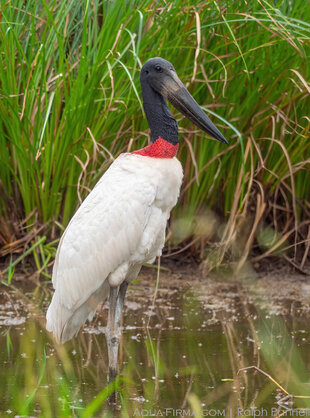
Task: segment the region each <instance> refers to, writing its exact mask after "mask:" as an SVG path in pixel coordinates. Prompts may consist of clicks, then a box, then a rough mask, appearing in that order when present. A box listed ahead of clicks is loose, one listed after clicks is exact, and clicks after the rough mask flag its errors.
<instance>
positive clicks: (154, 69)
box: [140, 57, 228, 145]
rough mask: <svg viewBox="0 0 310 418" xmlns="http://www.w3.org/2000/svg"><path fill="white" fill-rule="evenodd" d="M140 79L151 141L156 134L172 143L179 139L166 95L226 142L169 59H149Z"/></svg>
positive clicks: (191, 117) (199, 124)
mask: <svg viewBox="0 0 310 418" xmlns="http://www.w3.org/2000/svg"><path fill="white" fill-rule="evenodd" d="M140 81H141V87H142V96H143V107H144V110H145V114H146V117H147V120H148V123H149V126H150V129H151V134H152V142H154V141H156V139H157V138H158V137H161V138H164V139H165V140H166V141H169V142H171V143H172V144H174V145H175V144H177V143H178V142H179V137H178V125H177V122H176V120H175V119H174V117H173V116H172V114H171V112H170V110H169V108H168V106H167V103H166V101H165V99H167V100H168V101H169V102H170V103H171V104H172V105H173V106H174V107H175V108H176V109H178V110H179V111H180V112H181V113H182V114H183V115H184V116H186V117H187V118H188V119H189V120H191V121H192V122H193V123H194V124H195V125H196V126H198V127H199V128H200V129H202V130H203V131H204V132H206V133H207V134H209V135H210V136H212V137H213V138H215V139H217V140H218V141H221V142H224V143H225V144H228V142H227V141H226V139H225V138H224V136H223V135H222V134H221V132H220V131H219V130H218V129H217V128H216V126H215V125H214V124H213V123H212V122H211V120H210V119H209V118H208V116H207V115H206V114H205V113H204V111H203V110H202V109H201V107H200V106H199V104H198V103H197V102H196V100H195V99H194V98H193V97H192V95H191V94H190V93H189V91H188V90H187V89H186V87H185V86H184V84H183V83H182V81H181V80H180V79H179V77H178V76H177V73H176V71H175V69H174V67H173V65H172V64H171V63H170V62H169V61H166V60H165V59H163V58H159V57H156V58H151V59H149V60H148V61H147V62H146V63H145V64H144V65H143V67H142V69H141V73H140Z"/></svg>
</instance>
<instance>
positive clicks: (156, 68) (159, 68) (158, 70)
mask: <svg viewBox="0 0 310 418" xmlns="http://www.w3.org/2000/svg"><path fill="white" fill-rule="evenodd" d="M155 70H156V71H157V72H158V73H161V72H162V71H163V69H162V68H161V66H160V65H156V67H155Z"/></svg>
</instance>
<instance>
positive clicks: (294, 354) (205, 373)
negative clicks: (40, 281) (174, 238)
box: [0, 271, 310, 417]
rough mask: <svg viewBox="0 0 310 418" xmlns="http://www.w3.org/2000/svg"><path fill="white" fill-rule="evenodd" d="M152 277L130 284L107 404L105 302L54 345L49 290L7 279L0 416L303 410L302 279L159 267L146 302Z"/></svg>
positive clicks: (309, 342)
mask: <svg viewBox="0 0 310 418" xmlns="http://www.w3.org/2000/svg"><path fill="white" fill-rule="evenodd" d="M155 277H156V273H153V272H152V271H151V272H149V271H146V273H145V274H144V276H143V277H142V278H141V279H140V280H139V281H138V282H137V283H135V284H132V285H131V286H130V288H129V291H128V296H127V303H126V309H125V316H124V330H123V338H122V342H121V349H120V369H121V373H120V379H119V381H118V387H119V398H118V405H117V406H116V407H114V409H113V410H112V409H111V407H109V406H108V404H107V402H106V398H107V396H108V391H109V387H108V386H107V383H106V382H107V371H108V367H107V351H106V345H105V337H104V326H105V323H106V318H107V308H106V307H104V308H103V309H102V310H101V312H99V313H98V315H97V316H96V318H95V321H94V322H92V323H91V324H87V325H86V326H85V328H84V329H83V331H82V332H81V333H80V335H79V336H78V338H76V339H75V340H73V341H71V342H69V343H67V344H65V346H60V345H56V344H55V343H54V342H53V340H52V339H51V337H50V335H49V334H48V333H46V331H45V329H44V312H45V311H46V307H47V305H48V301H49V298H50V294H49V293H48V292H47V291H46V289H45V290H44V289H43V290H40V289H39V288H37V289H36V290H35V291H34V292H33V291H32V292H28V293H27V292H26V291H23V292H20V293H16V292H13V291H12V290H9V289H7V288H3V289H2V290H3V294H2V301H1V306H0V342H1V346H0V347H1V351H0V396H1V402H0V411H1V414H0V415H1V416H47V417H49V416H50V417H56V416H115V415H116V416H130V417H131V416H152V415H153V416H229V417H235V416H281V414H283V413H286V416H288V412H287V411H290V413H291V415H290V416H293V415H292V414H295V415H294V416H298V415H296V414H299V415H300V414H302V413H304V415H303V416H305V414H306V413H308V416H310V409H309V410H307V408H310V399H309V395H310V322H309V320H310V282H309V280H307V278H290V277H287V278H285V277H282V276H280V277H276V278H270V277H266V278H261V279H255V280H254V279H253V278H251V277H250V278H247V279H244V280H243V281H231V280H227V279H226V280H224V279H223V278H218V279H216V280H215V279H208V280H198V279H193V278H192V277H187V276H183V277H181V279H180V278H178V277H175V276H173V275H171V274H168V273H162V274H161V278H160V282H159V288H158V291H157V293H156V300H155V303H153V302H154V284H155ZM19 288H20V287H19ZM8 290H9V291H8ZM252 366H255V367H256V368H253V367H252ZM249 367H252V368H249ZM245 368H248V369H246V370H245ZM291 395H297V397H296V396H291ZM251 408H252V409H251ZM253 408H256V409H253ZM190 414H191V415H190Z"/></svg>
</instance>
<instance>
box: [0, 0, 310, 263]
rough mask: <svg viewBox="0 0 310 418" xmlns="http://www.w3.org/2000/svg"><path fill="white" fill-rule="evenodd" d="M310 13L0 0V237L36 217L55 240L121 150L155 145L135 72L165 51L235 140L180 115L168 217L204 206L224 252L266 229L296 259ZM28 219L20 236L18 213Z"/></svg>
mask: <svg viewBox="0 0 310 418" xmlns="http://www.w3.org/2000/svg"><path fill="white" fill-rule="evenodd" d="M301 17H302V18H301ZM309 19H310V8H309V6H308V5H305V2H304V1H303V0H296V1H294V2H290V3H289V2H286V1H277V2H276V3H273V4H270V3H268V2H267V1H265V0H263V1H262V2H243V1H239V2H233V1H225V2H220V3H218V2H215V1H204V2H199V3H194V2H184V1H177V0H176V1H174V2H172V3H167V4H166V3H162V4H161V3H158V4H156V3H154V2H151V1H150V0H144V1H142V2H137V1H125V2H123V1H115V2H101V1H97V0H93V1H85V2H84V3H83V2H78V1H76V0H69V1H66V2H57V1H46V0H40V1H36V2H24V1H23V0H17V1H15V2H14V3H12V2H6V1H4V0H2V1H1V21H0V51H1V62H0V158H1V164H0V190H1V198H0V220H2V222H3V223H6V224H7V227H6V230H5V231H4V232H3V234H2V235H1V236H0V239H1V243H2V244H3V245H4V246H5V245H7V244H8V243H9V242H11V241H13V240H14V237H15V238H16V234H17V236H18V237H21V236H24V235H25V234H27V233H29V231H30V230H32V229H33V228H34V226H35V227H36V228H38V227H39V226H41V225H44V227H43V231H41V232H40V236H42V235H44V236H46V237H47V238H48V240H47V242H48V241H49V240H51V239H55V238H57V237H59V235H60V228H61V226H65V225H66V224H67V223H68V221H69V219H70V217H71V216H72V214H73V213H74V211H75V210H76V208H77V206H78V205H79V203H80V201H81V200H82V199H83V198H85V196H86V195H87V194H88V193H89V190H90V189H91V188H92V187H93V186H94V184H95V183H96V181H97V180H98V178H99V177H100V176H101V175H102V174H103V173H104V171H105V169H106V168H107V166H108V165H109V164H110V162H111V161H112V160H113V157H116V156H117V155H118V154H119V153H120V152H122V151H131V150H134V149H136V148H138V147H141V146H144V145H145V144H146V143H147V132H148V130H147V124H146V120H145V118H144V115H143V109H142V104H141V97H140V84H139V70H140V67H141V64H142V63H143V62H145V61H146V60H147V59H148V58H150V57H152V56H162V57H163V58H166V59H168V60H169V61H171V62H172V63H173V64H174V66H175V68H176V70H177V72H178V74H179V76H180V78H181V79H182V80H183V81H184V83H185V84H186V86H187V87H188V88H189V90H190V91H191V93H192V94H193V95H194V97H195V98H196V100H197V101H198V102H199V103H200V104H201V105H202V106H203V107H204V109H205V110H206V111H207V112H210V117H211V118H212V119H213V120H214V122H215V123H216V124H217V125H218V126H219V128H220V129H221V130H222V132H223V134H224V135H225V136H226V138H227V139H228V141H229V144H230V145H229V146H228V147H225V146H224V145H223V144H220V143H217V142H216V141H213V140H210V139H209V138H207V137H206V135H205V134H203V133H202V132H199V131H198V130H196V129H194V127H193V126H192V125H191V124H190V123H189V122H188V121H186V120H184V119H183V118H181V117H180V115H179V114H178V113H175V114H176V117H177V119H178V120H179V126H180V133H181V135H180V136H181V147H180V151H179V158H180V159H181V160H182V163H183V166H184V172H185V178H184V187H183V192H182V194H181V199H180V203H179V206H178V208H177V210H176V211H175V215H174V218H173V219H183V217H184V216H185V217H186V216H187V215H188V212H190V216H191V217H192V219H193V224H194V223H195V220H196V217H197V214H199V213H204V211H205V210H206V208H208V210H209V209H211V211H212V213H213V214H216V216H215V215H214V217H215V218H217V217H219V218H220V220H221V222H224V223H225V224H226V223H227V224H226V225H227V228H226V230H224V232H223V228H220V229H219V230H218V231H213V232H212V233H211V234H209V236H207V239H210V240H211V241H216V242H219V241H220V242H222V244H223V246H224V247H223V253H225V252H227V251H231V249H232V248H234V247H236V246H237V247H238V249H237V251H234V250H233V251H232V252H235V253H238V254H239V253H242V254H244V253H245V252H247V251H248V248H252V246H253V245H259V243H257V241H256V235H257V234H258V233H259V232H260V230H261V229H264V228H265V227H266V226H270V227H271V228H273V229H274V234H275V236H278V235H279V234H280V236H281V237H282V236H284V238H285V239H286V238H287V239H288V240H289V243H291V244H292V243H293V245H295V246H297V247H298V248H300V250H301V251H300V252H299V253H300V254H301V256H302V255H303V254H304V251H305V249H306V247H307V243H305V240H306V238H307V231H308V228H309V210H310V209H309V204H308V203H307V202H308V200H307V199H308V197H309V159H310V148H309V145H308V144H309V127H310V123H309V111H308V109H309V105H310V100H309V92H310V87H309V79H310V73H309V71H310V70H309V61H308V58H307V57H308V56H309V39H310V25H309V23H308V22H309ZM213 114H216V115H218V117H215V116H213ZM24 219H26V221H25V224H24V225H23V228H21V229H20V230H19V231H16V227H14V226H13V224H14V222H16V220H17V221H22V220H24ZM244 220H246V221H245V222H244ZM25 225H26V228H24V226H25ZM14 228H15V229H14ZM233 232H238V234H239V237H240V236H241V239H240V238H238V239H236V238H235V239H233V238H232V237H233V236H235V237H236V234H234V233H233ZM192 235H195V233H194V231H193V230H192V229H191V230H190V231H189V232H188V231H187V233H186V234H185V236H184V237H181V238H182V239H183V240H185V239H188V237H189V236H192ZM35 242H36V239H34V241H33V240H32V245H33V244H34V243H35ZM228 242H229V243H228ZM227 243H228V244H227ZM299 243H300V244H299ZM23 245H24V249H26V248H27V244H26V247H25V244H24V242H23ZM204 246H205V241H204V244H201V251H202V255H203V250H204ZM239 247H240V248H239ZM273 247H274V243H272V244H271V246H270V248H269V249H270V252H271V253H274V252H276V249H277V248H273ZM260 251H265V249H264V247H263V248H262V247H261V248H260ZM287 254H288V255H289V256H292V257H293V258H295V260H296V253H295V254H293V253H292V250H290V251H289V252H288V253H287ZM301 256H300V257H299V261H300V260H301ZM41 264H42V265H44V260H43V261H42V262H41Z"/></svg>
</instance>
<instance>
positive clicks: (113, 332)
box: [106, 287, 120, 383]
mask: <svg viewBox="0 0 310 418" xmlns="http://www.w3.org/2000/svg"><path fill="white" fill-rule="evenodd" d="M117 296H118V287H111V288H110V298H109V303H110V306H109V316H108V324H107V328H106V340H107V346H108V356H109V383H110V382H112V380H114V379H115V377H116V375H117V356H118V344H119V338H120V335H118V332H117V329H116V326H115V311H116V304H117Z"/></svg>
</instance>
